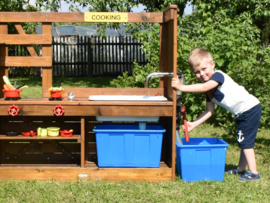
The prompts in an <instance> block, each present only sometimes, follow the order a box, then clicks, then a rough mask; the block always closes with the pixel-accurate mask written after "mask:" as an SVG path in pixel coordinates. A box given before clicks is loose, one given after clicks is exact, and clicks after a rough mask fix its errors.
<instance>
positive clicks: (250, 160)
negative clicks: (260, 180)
mask: <svg viewBox="0 0 270 203" xmlns="http://www.w3.org/2000/svg"><path fill="white" fill-rule="evenodd" d="M242 151H243V152H244V153H243V154H244V155H245V159H246V163H247V165H248V169H249V170H250V171H251V172H252V173H255V174H257V173H258V171H257V165H256V159H255V153H254V149H253V148H250V149H243V150H242Z"/></svg>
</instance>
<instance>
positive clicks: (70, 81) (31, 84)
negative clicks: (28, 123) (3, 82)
mask: <svg viewBox="0 0 270 203" xmlns="http://www.w3.org/2000/svg"><path fill="white" fill-rule="evenodd" d="M9 79H10V82H11V84H14V81H15V80H17V86H19V85H21V84H25V85H26V86H28V88H23V89H22V92H21V93H20V96H21V98H41V97H42V78H41V77H29V78H28V77H27V78H25V77H18V78H9ZM113 79H115V78H114V77H93V78H91V79H90V78H88V77H76V78H75V77H74V78H62V77H54V78H53V87H57V86H58V82H59V81H60V80H61V86H62V87H63V88H65V87H92V88H97V87H104V88H106V87H107V88H108V87H110V81H112V80H113Z"/></svg>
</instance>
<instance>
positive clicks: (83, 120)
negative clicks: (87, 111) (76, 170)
mask: <svg viewBox="0 0 270 203" xmlns="http://www.w3.org/2000/svg"><path fill="white" fill-rule="evenodd" d="M86 144H88V143H86ZM84 167H85V118H84V117H82V118H81V168H84Z"/></svg>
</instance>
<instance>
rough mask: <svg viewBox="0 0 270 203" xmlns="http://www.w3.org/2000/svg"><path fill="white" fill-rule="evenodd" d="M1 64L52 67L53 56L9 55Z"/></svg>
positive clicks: (7, 65)
mask: <svg viewBox="0 0 270 203" xmlns="http://www.w3.org/2000/svg"><path fill="white" fill-rule="evenodd" d="M0 65H4V66H6V67H10V66H15V67H40V66H43V67H51V66H52V57H48V56H47V57H46V56H42V57H38V56H22V57H20V56H7V57H5V61H4V62H1V63H0Z"/></svg>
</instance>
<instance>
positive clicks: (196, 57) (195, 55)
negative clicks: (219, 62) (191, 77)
mask: <svg viewBox="0 0 270 203" xmlns="http://www.w3.org/2000/svg"><path fill="white" fill-rule="evenodd" d="M204 58H208V59H209V62H212V61H213V58H212V56H211V54H210V52H209V51H207V50H206V49H203V48H196V49H193V50H192V52H190V54H189V57H188V64H189V66H190V68H194V67H196V66H199V65H200V64H201V61H202V60H203V59H204Z"/></svg>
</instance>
